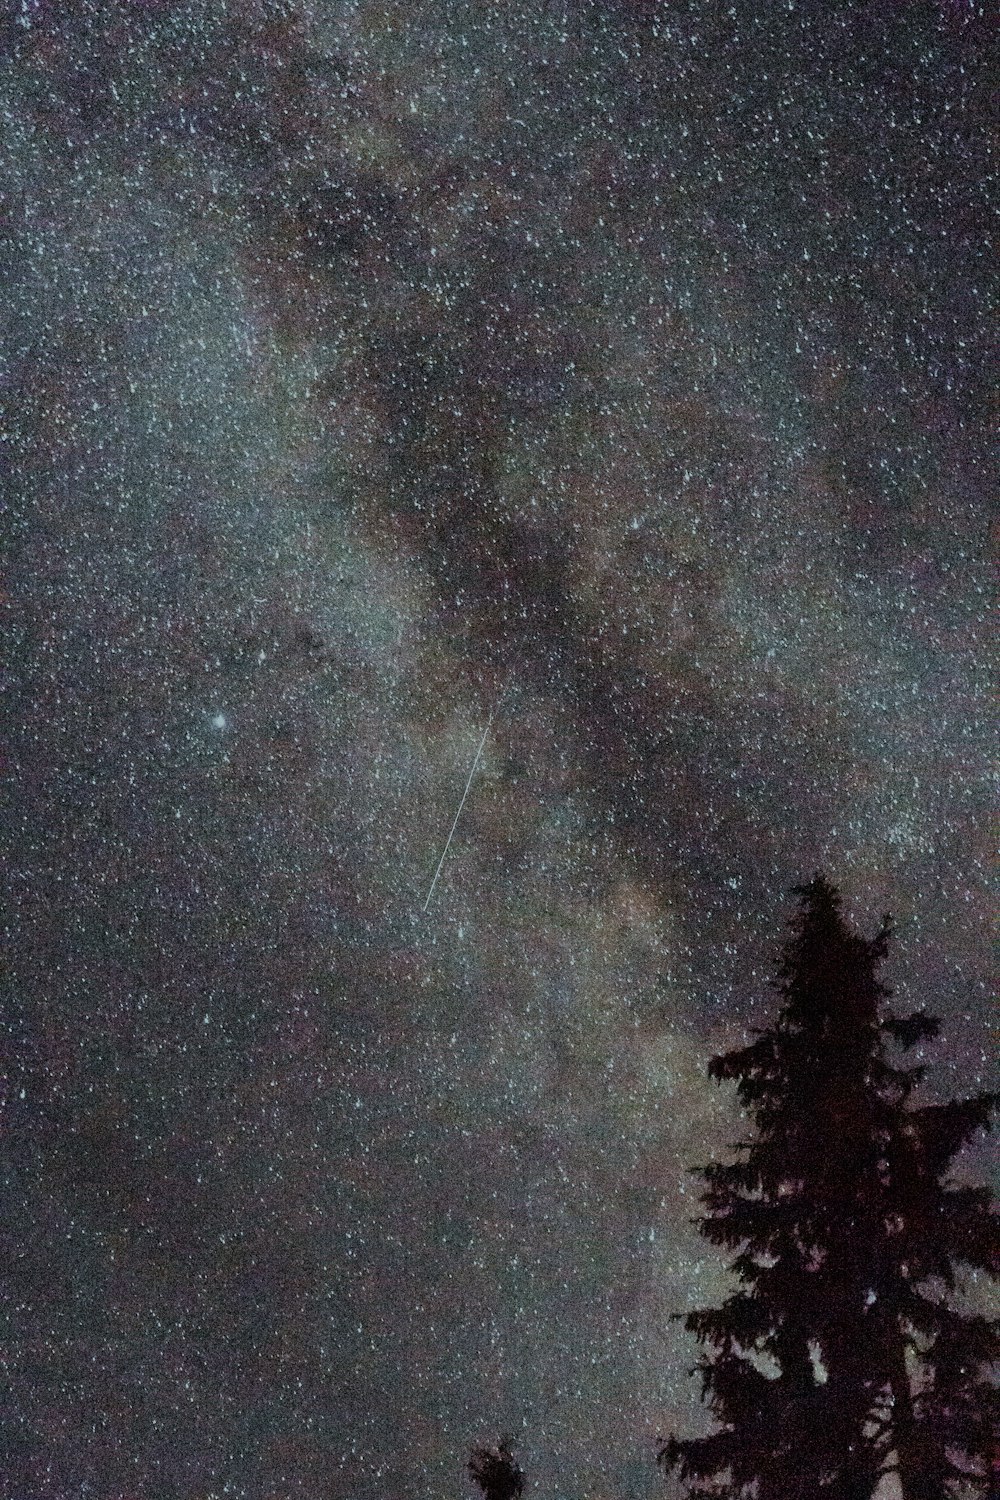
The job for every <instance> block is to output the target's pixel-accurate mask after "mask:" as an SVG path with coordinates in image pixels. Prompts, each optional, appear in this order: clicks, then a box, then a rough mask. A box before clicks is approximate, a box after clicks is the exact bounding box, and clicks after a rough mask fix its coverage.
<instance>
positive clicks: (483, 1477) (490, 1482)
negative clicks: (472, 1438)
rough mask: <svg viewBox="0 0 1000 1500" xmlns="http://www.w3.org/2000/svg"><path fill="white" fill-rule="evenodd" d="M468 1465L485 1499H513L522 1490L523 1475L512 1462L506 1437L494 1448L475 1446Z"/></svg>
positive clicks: (512, 1456) (512, 1457)
mask: <svg viewBox="0 0 1000 1500" xmlns="http://www.w3.org/2000/svg"><path fill="white" fill-rule="evenodd" d="M468 1467H469V1474H470V1476H471V1477H472V1478H473V1479H474V1480H475V1482H476V1484H478V1486H479V1488H480V1489H481V1490H482V1492H483V1495H484V1496H485V1500H514V1497H515V1496H516V1495H520V1494H521V1493H522V1492H523V1490H524V1475H523V1474H522V1473H521V1470H520V1469H519V1468H518V1466H517V1464H516V1463H515V1462H514V1455H513V1454H512V1452H511V1450H510V1445H509V1443H508V1441H507V1439H506V1438H501V1440H500V1442H499V1443H498V1444H497V1446H496V1447H495V1448H477V1449H476V1450H475V1451H474V1452H473V1454H472V1457H471V1458H470V1459H469V1465H468Z"/></svg>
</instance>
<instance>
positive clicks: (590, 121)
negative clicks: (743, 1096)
mask: <svg viewBox="0 0 1000 1500" xmlns="http://www.w3.org/2000/svg"><path fill="white" fill-rule="evenodd" d="M992 50H993V38H992V35H991V31H990V28H989V26H988V23H987V21H986V20H985V18H984V14H983V13H982V12H981V10H980V8H979V7H978V6H977V5H974V4H973V5H967V4H957V3H956V4H948V5H947V6H944V7H941V6H931V5H929V4H924V3H921V0H915V3H913V4H908V5H903V4H878V5H876V4H875V3H874V0H871V3H864V0H855V3H843V4H830V3H822V4H820V3H819V0H790V3H789V4H788V5H782V6H780V7H779V6H777V5H775V6H770V5H765V4H761V3H760V0H752V3H751V0H736V3H734V4H733V5H732V6H729V7H723V6H718V5H715V4H709V3H707V0H689V3H686V4H679V5H676V6H673V5H666V4H657V3H653V0H634V3H625V0H619V3H617V4H614V3H607V4H602V5H597V4H593V3H576V4H571V3H568V0H567V3H564V4H559V3H541V0H540V3H538V4H537V5H535V6H532V7H528V6H521V5H515V4H513V3H512V4H510V5H501V6H498V7H483V6H479V5H470V4H462V5H460V4H456V3H448V0H438V3H432V0H416V3H412V4H405V5H404V4H398V5H397V4H387V3H382V4H374V3H368V0H349V3H347V0H345V3H338V0H326V3H318V0H287V3H267V0H232V3H229V4H227V5H225V6H218V5H209V4H207V3H205V4H197V3H187V4H172V3H170V0H157V3H152V0H150V3H146V4H139V3H126V0H101V3H100V4H98V3H96V0H93V3H88V0H69V3H66V4H60V5H55V4H51V3H48V0H21V4H20V7H19V8H17V7H10V8H9V11H8V19H7V20H6V21H0V57H2V72H0V76H2V104H3V120H4V126H3V137H4V148H3V161H4V167H3V203H4V241H3V251H2V255H3V261H2V274H3V279H2V285H3V287H4V295H3V299H2V301H3V313H4V324H3V328H4V333H3V356H4V357H3V384H2V387H0V391H2V397H0V399H2V403H3V426H2V431H0V438H2V440H3V441H2V443H0V463H2V470H0V472H2V473H3V485H4V490H5V493H6V496H7V500H8V508H7V514H8V518H9V519H8V526H7V528H6V531H7V537H8V542H9V545H8V578H9V584H8V595H7V597H6V600H5V608H6V610H7V611H8V628H7V632H6V638H7V641H8V644H9V646H10V648H11V649H10V650H9V652H8V659H7V669H6V679H5V686H6V698H7V710H6V717H7V723H8V726H9V728H10V730H11V733H10V735H9V745H10V748H9V767H8V769H9V773H10V774H9V777H8V788H9V797H8V802H7V808H6V811H5V815H4V818H5V821H4V842H5V846H6V849H7V851H8V856H9V857H8V861H7V864H8V873H9V881H8V894H7V903H6V915H5V928H6V931H7V938H8V942H7V947H8V959H7V964H6V968H5V979H4V998H3V1002H2V1003H3V1010H2V1027H0V1044H2V1048H3V1051H2V1058H0V1061H2V1069H0V1082H2V1096H0V1102H2V1115H0V1119H2V1122H3V1124H2V1128H3V1141H4V1147H3V1166H4V1172H3V1203H2V1223H3V1234H4V1239H3V1247H4V1256H3V1260H4V1266H3V1271H2V1273H0V1274H2V1276H3V1280H4V1283H5V1287H6V1293H7V1296H6V1304H7V1309H8V1313H7V1316H8V1331H7V1333H6V1335H5V1338H4V1368H5V1371H6V1377H7V1378H8V1379H9V1381H10V1387H9V1390H8V1391H7V1394H6V1395H5V1397H4V1405H3V1416H2V1418H0V1421H2V1424H3V1445H4V1447H5V1448H6V1450H7V1453H8V1455H9V1456H8V1459H7V1463H6V1473H7V1475H8V1480H7V1489H6V1490H5V1494H9V1495H10V1496H11V1497H12V1500H63V1497H65V1500H69V1497H71V1496H72V1497H74V1500H75V1497H80V1496H93V1497H96V1500H134V1497H140V1496H141V1497H144V1500H145V1497H150V1500H160V1497H163V1500H208V1497H220V1496H223V1495H231V1496H236V1497H246V1500H258V1497H259V1500H284V1497H302V1500H334V1497H342V1500H348V1497H350V1500H382V1497H386V1496H392V1497H394V1500H418V1497H419V1500H445V1497H450V1496H459V1495H463V1494H467V1493H469V1490H468V1484H467V1480H466V1478H465V1476H464V1474H463V1464H464V1459H465V1457H466V1455H467V1453H468V1450H469V1447H470V1446H471V1445H472V1444H473V1443H476V1442H480V1441H484V1440H489V1439H493V1438H495V1437H496V1436H498V1435H499V1434H500V1433H501V1432H504V1431H506V1432H509V1433H510V1434H511V1435H512V1437H513V1439H514V1442H515V1445H516V1449H517V1453H518V1456H519V1458H520V1460H521V1462H522V1464H523V1465H524V1467H525V1468H526V1470H527V1472H528V1474H529V1477H530V1479H531V1481H532V1483H533V1484H536V1483H537V1493H538V1494H539V1495H545V1496H547V1497H553V1500H582V1497H587V1500H646V1497H649V1496H652V1495H654V1494H661V1493H662V1494H666V1493H667V1491H666V1490H665V1488H664V1482H663V1480H662V1478H661V1477H660V1476H659V1475H658V1474H657V1472H656V1467H655V1463H654V1461H653V1460H654V1453H655V1438H656V1435H657V1433H658V1432H663V1431H666V1430H668V1429H669V1428H670V1427H671V1426H673V1425H674V1424H678V1423H679V1424H683V1425H685V1426H688V1425H689V1424H690V1423H691V1422H693V1421H696V1420H697V1416H696V1413H697V1402H698V1392H697V1388H696V1382H693V1381H691V1380H690V1379H689V1378H688V1374H687V1371H688V1367H689V1365H690V1363H691V1362H692V1358H693V1350H692V1348H691V1346H690V1345H689V1343H688V1342H687V1341H686V1335H684V1334H683V1333H682V1332H681V1331H680V1329H679V1326H678V1325H677V1324H676V1323H675V1322H671V1321H670V1314H671V1313H672V1312H677V1311H680V1310H683V1309H685V1308H687V1307H690V1306H691V1305H693V1304H694V1303H696V1302H697V1301H699V1300H700V1299H702V1298H704V1297H706V1296H708V1297H711V1296H714V1295H718V1293H719V1290H720V1288H721V1287H722V1286H723V1285H724V1280H723V1278H722V1274H721V1270H720V1266H719V1264H718V1263H717V1261H716V1260H715V1259H713V1257H712V1253H711V1252H710V1251H709V1249H708V1247H707V1246H705V1245H704V1243H703V1242H702V1241H700V1240H699V1238H698V1236H697V1234H696V1233H695V1231H694V1230H693V1228H692V1226H691V1224H690V1222H689V1221H690V1217H691V1215H692V1214H693V1213H694V1212H695V1209H696V1205H695V1202H694V1197H693V1194H694V1191H695V1189H694V1187H693V1185H692V1181H693V1180H692V1179H691V1178H690V1177H688V1176H687V1175H686V1173H687V1169H688V1168H689V1167H691V1166H693V1165H697V1164H698V1163H699V1162H701V1161H704V1160H705V1159H707V1157H708V1156H710V1155H711V1154H712V1153H713V1152H715V1151H720V1150H723V1149H724V1147H725V1143H726V1141H727V1140H731V1139H733V1138H734V1137H733V1132H734V1131H738V1129H739V1125H738V1124H737V1122H736V1120H735V1115H734V1110H733V1106H732V1101H731V1100H729V1099H727V1098H726V1096H725V1093H724V1092H720V1091H719V1090H717V1089H715V1088H714V1087H713V1086H711V1085H709V1084H708V1083H707V1082H706V1081H705V1063H706V1061H707V1058H708V1057H709V1055H710V1054H711V1053H712V1052H713V1051H714V1050H719V1049H720V1047H722V1046H724V1045H733V1044H734V1043H735V1041H736V1040H738V1039H739V1038H740V1037H741V1036H742V1035H744V1034H745V1031H746V1028H747V1027H749V1026H751V1025H753V1024H755V1023H759V1022H760V1020H761V1018H762V1017H763V1016H765V1015H766V1014H768V1010H767V1007H768V1005H769V1003H770V998H769V993H768V989H767V985H766V980H767V978H768V975H769V973H770V972H771V971H772V970H773V966H774V962H775V958H776V953H777V949H778V946H779V945H780V942H781V938H782V930H783V929H782V923H783V921H784V919H785V917H786V916H787V915H788V914H789V910H790V906H789V896H788V891H789V888H790V887H791V886H793V885H794V884H795V883H796V882H798V881H800V880H801V879H803V878H806V877H808V876H809V875H810V874H811V873H812V872H813V871H814V870H816V869H823V870H825V871H826V872H827V874H828V875H829V876H830V878H831V879H833V880H834V881H835V882H837V883H838V884H839V885H840V886H841V887H842V889H843V891H844V893H845V898H846V901H847V904H848V907H849V909H850V911H851V913H852V915H853V917H854V919H855V920H856V921H857V922H858V923H859V924H860V925H861V926H862V927H864V928H865V929H866V930H868V931H870V930H871V929H872V928H873V927H874V926H875V925H876V923H877V921H878V919H879V918H880V916H881V914H882V912H883V911H884V910H886V909H888V910H890V911H892V912H893V913H894V915H895V917H896V919H897V923H898V938H897V941H896V944H895V947H894V951H893V955H892V959H891V962H890V964H889V970H890V975H889V977H890V979H891V980H892V982H894V983H895V984H897V985H898V986H899V987H900V989H901V990H902V991H904V992H905V994H906V996H907V998H908V1000H911V1001H912V1003H913V1005H914V1006H917V1005H921V1004H926V1005H927V1006H928V1007H929V1008H930V1009H931V1010H932V1011H934V1012H936V1013H939V1014H941V1015H942V1017H943V1018H944V1030H945V1038H946V1040H945V1043H944V1044H943V1046H942V1047H939V1048H938V1049H937V1050H934V1049H931V1050H930V1052H929V1060H930V1061H932V1062H933V1061H934V1060H935V1059H936V1060H937V1066H936V1067H935V1068H932V1076H931V1080H930V1084H931V1086H933V1087H935V1088H937V1089H939V1090H943V1091H945V1092H947V1091H949V1090H951V1089H962V1090H967V1089H969V1088H971V1087H974V1086H975V1083H976V1081H977V1080H982V1081H983V1082H986V1081H988V1079H989V1076H990V1048H991V1037H990V1011H989V1008H988V1002H987V998H986V996H987V993H988V991H987V983H988V979H989V951H988V946H987V917H988V911H989V897H990V890H989V857H990V856H989V852H988V845H987V839H988V828H989V810H990V807H991V800H990V793H991V782H990V773H991V767H992V738H993V737H992V730H991V723H990V717H989V712H988V702H989V700H988V680H989V676H990V669H991V662H990V660H989V658H988V653H987V639H988V638H987V634H986V625H985V620H986V617H987V605H988V600H989V587H990V585H989V575H988V567H987V563H988V558H989V546H988V540H987V539H988V524H989V521H990V518H991V515H992V514H993V513H994V510H995V468H994V456H993V455H992V453H991V447H990V439H989V425H988V420H987V415H986V413H987V410H988V405H989V400H990V376H989V358H988V355H989V347H990V318H991V309H992V310H994V311H995V290H996V286H995V273H994V272H993V271H992V269H991V261H990V252H989V249H988V244H989V239H988V227H987V226H988V222H989V211H990V206H991V197H992V196H993V193H992V189H993V188H994V187H995V177H994V175H993V173H992V166H991V158H990V151H989V139H990V137H989V117H988V95H989V91H990V75H991V71H992V66H991V54H992ZM491 715H492V718H491ZM487 728H488V732H487V733H486V734H485V736H484V730H486V729H487ZM481 738H482V749H481V756H480V758H479V761H478V764H477V765H476V767H475V774H474V775H473V776H472V777H471V779H469V773H470V768H471V767H472V766H473V758H474V757H475V755H476V748H477V745H479V744H480V740H481ZM467 779H469V783H468V795H467V798H466V799H465V802H464V804H463V805H462V808H461V817H460V818H459V819H458V821H457V824H456V826H455V832H454V838H453V840H452V842H451V844H450V847H449V849H448V853H447V859H446V860H445V861H444V862H443V864H442V867H441V872H440V876H439V878H438V880H437V882H436V884H435V887H434V889H433V892H432V896H433V899H431V900H429V901H426V900H425V898H426V897H427V896H428V893H429V888H430V886H431V881H432V879H433V877H434V872H435V867H436V866H437V864H438V861H439V859H440V857H441V853H442V849H443V846H444V841H445V839H446V837H447V835H448V830H449V827H450V826H451V824H452V821H453V819H454V818H455V813H456V809H457V808H458V807H459V802H460V799H461V797H462V790H463V787H464V786H465V785H466V782H467ZM425 906H426V910H425V909H424V907H425Z"/></svg>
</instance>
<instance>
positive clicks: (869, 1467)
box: [660, 876, 1000, 1500]
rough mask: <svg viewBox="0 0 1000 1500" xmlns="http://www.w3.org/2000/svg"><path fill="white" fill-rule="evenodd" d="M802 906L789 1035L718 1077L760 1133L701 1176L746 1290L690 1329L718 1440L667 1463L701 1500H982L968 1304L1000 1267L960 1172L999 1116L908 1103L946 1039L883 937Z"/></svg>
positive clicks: (827, 905) (984, 1422)
mask: <svg viewBox="0 0 1000 1500" xmlns="http://www.w3.org/2000/svg"><path fill="white" fill-rule="evenodd" d="M797 894H798V895H799V896H800V898H801V905H800V909H799V912H798V914H797V916H796V918H795V919H794V921H793V923H792V930H791V934H790V936H789V939H788V941H787V942H786V944H785V947H784V950H783V955H782V962H781V966H780V969H779V973H778V977H777V979H776V981H775V988H776V989H777V991H778V994H779V996H780V1000H781V1004H780V1008H779V1012H778V1017H777V1020H776V1022H775V1024H774V1025H773V1026H771V1027H770V1028H768V1029H767V1030H764V1031H761V1032H759V1033H758V1034H757V1036H756V1038H755V1040H754V1041H753V1042H752V1043H751V1044H750V1045H749V1046H747V1047H743V1048H739V1049H737V1050H735V1051H732V1052H727V1053H725V1054H723V1055H721V1056H718V1057H715V1058H713V1059H712V1061H711V1063H710V1064H709V1074H710V1076H711V1077H712V1078H714V1079H716V1080H720V1081H728V1082H734V1083H735V1084H736V1087H737V1091H738V1094H739V1098H740V1102H741V1103H742V1105H743V1106H744V1109H745V1110H746V1112H747V1114H748V1115H749V1117H750V1119H751V1121H752V1123H753V1125H754V1126H755V1134H754V1138H753V1139H752V1140H751V1141H749V1142H745V1143H742V1144H740V1145H739V1146H738V1147H736V1152H737V1155H736V1159H735V1160H734V1161H732V1162H727V1163H721V1162H713V1163H711V1164H710V1165H708V1166H706V1167H703V1168H700V1169H699V1174H700V1176H701V1177H702V1180H703V1182H704V1184H705V1188H704V1192H703V1194H702V1202H703V1204H704V1207H705V1214H704V1217H703V1218H701V1219H700V1220H699V1221H698V1222H699V1226H700V1229H701V1232H702V1233H703V1234H704V1235H705V1237H706V1238H707V1239H708V1240H710V1241H711V1242H712V1244H714V1245H717V1246H720V1247H723V1248H724V1249H726V1250H728V1251H734V1252H736V1254H735V1258H734V1260H733V1261H732V1270H733V1271H734V1272H735V1275H736V1277H737V1278H738V1281H739V1286H738V1289H737V1290H736V1291H735V1292H734V1293H733V1294H732V1295H731V1296H730V1297H728V1298H727V1299H726V1301H725V1302H724V1303H723V1305H722V1306H721V1307H718V1308H705V1309H700V1310H698V1311H696V1312H693V1313H691V1314H689V1315H688V1317H687V1319H686V1325H687V1327H688V1328H689V1329H690V1330H691V1331H692V1332H693V1333H694V1334H695V1335H696V1337H697V1340H698V1342H699V1344H700V1345H701V1346H702V1348H703V1349H704V1350H705V1353H704V1355H703V1356H702V1358H701V1360H700V1362H699V1366H698V1369H699V1370H700V1374H701V1379H702V1387H703V1397H704V1399H705V1400H706V1402H707V1404H708V1406H709V1408H710V1409H711V1411H712V1413H713V1415H714V1416H715V1418H716V1421H717V1424H718V1430H717V1431H715V1432H713V1433H712V1434H711V1435H709V1436H708V1437H703V1438H693V1439H686V1440H681V1439H678V1438H676V1437H674V1438H671V1439H670V1440H669V1441H668V1442H667V1443H665V1444H664V1445H663V1447H662V1448H661V1451H660V1460H661V1462H662V1463H663V1464H664V1465H665V1466H667V1467H668V1468H676V1469H677V1470H678V1471H679V1473H680V1476H681V1478H682V1479H683V1480H686V1481H688V1482H689V1488H688V1493H689V1496H691V1497H692V1500H694V1497H708V1496H712V1497H717V1500H806V1497H811V1496H824V1497H827V1500H871V1497H872V1495H873V1494H874V1492H875V1490H876V1488H877V1487H878V1484H879V1479H880V1475H881V1474H882V1473H884V1472H886V1471H888V1470H892V1469H895V1470H896V1471H897V1472H898V1476H899V1484H900V1488H901V1490H902V1494H903V1500H945V1497H947V1496H950V1495H956V1496H957V1495H959V1494H961V1495H966V1494H975V1495H979V1496H984V1495H986V1494H987V1492H988V1491H987V1486H988V1485H989V1482H990V1480H989V1472H988V1471H989V1469H990V1467H991V1459H990V1454H991V1442H992V1439H991V1433H992V1432H993V1431H995V1430H996V1425H997V1421H998V1417H1000V1403H998V1395H997V1389H996V1387H995V1386H994V1385H993V1384H991V1383H990V1381H989V1379H988V1378H987V1370H988V1366H989V1365H990V1363H991V1362H993V1361H996V1360H997V1358H998V1357H1000V1330H998V1325H997V1323H996V1322H994V1321H991V1320H988V1319H986V1318H984V1317H981V1316H977V1315H974V1314H972V1313H969V1312H967V1311H963V1310H962V1308H961V1306H960V1305H959V1304H960V1302H961V1298H960V1297H956V1296H955V1293H956V1291H958V1290H960V1286H961V1277H962V1275H963V1274H964V1272H965V1271H966V1270H971V1271H972V1272H974V1273H979V1272H985V1273H987V1274H989V1275H994V1276H995V1275H996V1274H997V1273H998V1270H1000V1264H998V1235H997V1218H996V1215H995V1214H994V1213H993V1211H992V1206H991V1199H990V1195H989V1192H988V1190H987V1189H985V1188H974V1187H967V1186H960V1185H956V1184H955V1183H952V1182H950V1181H949V1180H948V1175H947V1174H948V1171H949V1168H950V1167H951V1164H952V1162H953V1161H954V1158H955V1156H956V1155H957V1153H958V1152H959V1151H960V1150H961V1148H962V1147H963V1146H964V1145H965V1144H966V1143H967V1142H968V1141H969V1140H970V1138H971V1137H972V1136H973V1135H974V1134H975V1133H976V1131H978V1130H980V1129H981V1128H984V1127H987V1126H988V1125H989V1123H990V1117H991V1113H992V1111H993V1109H994V1108H995V1106H996V1102H997V1099H996V1096H993V1095H988V1094H978V1095H976V1096H975V1097H973V1098H969V1099H965V1100H960V1101H959V1100H952V1101H951V1102H949V1103H946V1104H933V1103H923V1104H917V1103H916V1102H915V1101H914V1097H913V1094H914V1090H915V1088H916V1087H917V1085H918V1084H919V1083H920V1081H921V1079H922V1077H923V1072H924V1069H923V1068H922V1067H921V1066H911V1067H903V1066H899V1065H897V1064H896V1063H894V1062H893V1061H892V1058H891V1054H892V1052H893V1051H894V1050H895V1049H901V1050H902V1051H904V1052H905V1051H907V1050H909V1049H911V1048H913V1047H915V1046H917V1045H918V1044H919V1043H922V1042H926V1041H929V1040H931V1039H933V1037H935V1036H936V1035H937V1032H938V1022H937V1021H936V1020H934V1019H933V1018H932V1017H929V1016H927V1015H925V1014H924V1013H922V1012H917V1013H915V1014H912V1015H909V1016H905V1017H904V1016H899V1015H897V1014H896V1013H895V1012H894V1011H892V1010H891V1009H890V1008H889V1006H888V1004H887V1001H888V998H889V991H888V990H887V989H886V987H885V986H884V985H883V984H881V983H880V982H879V980H878V977H877V971H878V968H879V965H880V964H881V962H882V960H883V958H884V956H885V953H886V949H887V946H888V943H889V941H890V939H891V936H892V929H891V925H890V923H889V922H888V919H886V920H885V921H884V922H883V924H882V926H881V928H880V929H879V931H878V932H877V933H876V934H875V936H874V937H873V938H870V939H865V938H863V937H861V936H859V935H858V934H857V933H855V932H853V931H852V930H851V929H850V928H849V926H848V925H847V923H846V922H845V920H844V918H843V915H842V912H841V902H840V897H839V895H838V893H837V891H836V890H835V889H834V887H833V886H831V885H830V884H829V883H828V882H827V881H826V880H825V879H824V878H823V877H822V876H816V877H815V878H814V879H813V880H812V881H811V882H810V883H809V884H808V885H806V886H804V887H801V888H799V890H798V892H797ZM963 1486H965V1487H964V1488H963Z"/></svg>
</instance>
